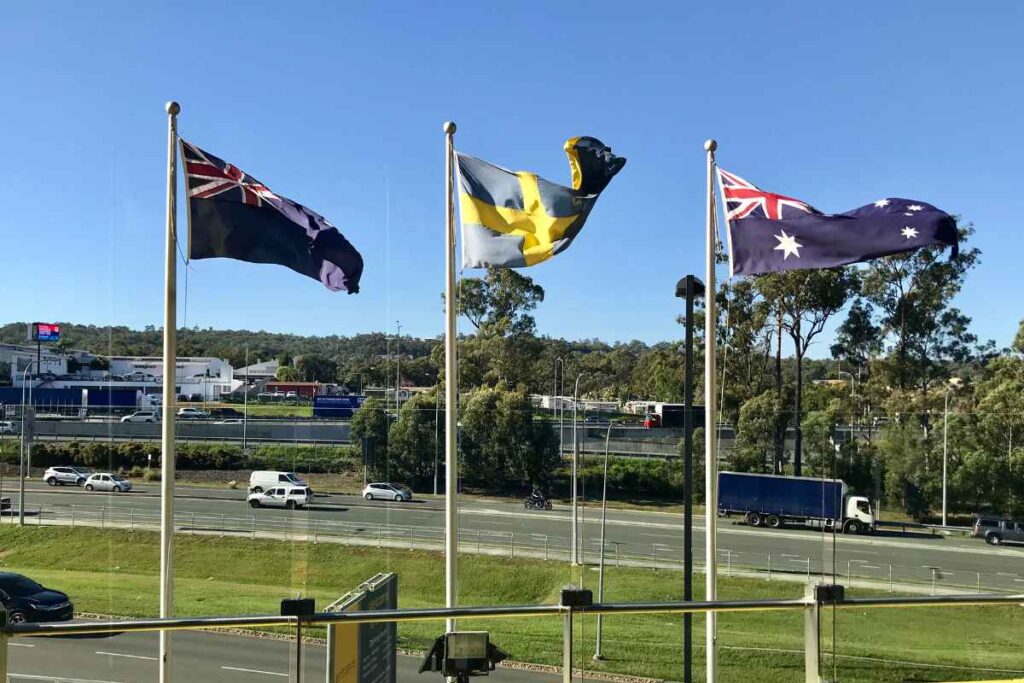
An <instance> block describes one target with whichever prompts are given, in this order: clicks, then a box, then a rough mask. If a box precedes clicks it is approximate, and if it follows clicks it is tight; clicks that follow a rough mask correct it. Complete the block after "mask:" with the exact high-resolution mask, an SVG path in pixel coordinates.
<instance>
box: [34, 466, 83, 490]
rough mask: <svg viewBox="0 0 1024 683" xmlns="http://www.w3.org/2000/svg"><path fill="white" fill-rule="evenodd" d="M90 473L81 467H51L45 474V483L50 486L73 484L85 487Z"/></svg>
mask: <svg viewBox="0 0 1024 683" xmlns="http://www.w3.org/2000/svg"><path fill="white" fill-rule="evenodd" d="M89 474H90V473H89V472H87V471H86V470H83V469H81V468H79V467H51V468H49V469H48V470H46V472H45V473H43V481H45V482H46V483H47V484H49V485H50V486H57V485H58V484H59V485H61V486H64V485H65V484H72V485H74V486H85V480H86V479H88V478H89Z"/></svg>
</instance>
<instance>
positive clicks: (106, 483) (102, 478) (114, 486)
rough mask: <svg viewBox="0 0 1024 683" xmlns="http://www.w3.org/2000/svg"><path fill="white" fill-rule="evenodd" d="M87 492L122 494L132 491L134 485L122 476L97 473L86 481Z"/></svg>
mask: <svg viewBox="0 0 1024 683" xmlns="http://www.w3.org/2000/svg"><path fill="white" fill-rule="evenodd" d="M85 490H86V491H113V492H114V493H121V492H122V491H131V490H132V483H131V482H130V481H128V480H127V479H125V478H124V477H122V476H121V475H120V474H110V473H109V472H97V473H96V474H93V475H90V476H89V478H88V479H86V480H85Z"/></svg>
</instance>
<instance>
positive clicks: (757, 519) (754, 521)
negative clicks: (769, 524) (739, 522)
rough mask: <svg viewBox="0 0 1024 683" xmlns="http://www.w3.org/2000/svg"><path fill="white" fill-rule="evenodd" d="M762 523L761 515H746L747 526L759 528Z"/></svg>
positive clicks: (751, 513) (749, 513)
mask: <svg viewBox="0 0 1024 683" xmlns="http://www.w3.org/2000/svg"><path fill="white" fill-rule="evenodd" d="M762 521H763V520H762V519H761V515H759V514H757V513H756V512H748V513H747V524H749V525H750V526H761V522H762Z"/></svg>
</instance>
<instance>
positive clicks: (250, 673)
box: [9, 622, 561, 683]
mask: <svg viewBox="0 0 1024 683" xmlns="http://www.w3.org/2000/svg"><path fill="white" fill-rule="evenodd" d="M443 628H444V626H443V624H442V623H441V622H438V634H440V633H441V631H442V630H443ZM171 639H172V647H171V661H172V666H173V670H174V674H175V678H180V679H181V680H197V681H228V682H232V681H275V680H279V681H287V680H289V679H290V675H291V673H292V672H293V662H294V657H295V643H294V641H291V640H281V639H268V638H254V637H249V636H243V635H236V634H229V633H217V632H203V631H177V632H174V633H173V635H172V636H171ZM158 654H159V636H158V634H156V633H126V634H121V635H118V636H112V637H109V638H74V639H65V638H19V639H14V640H12V641H11V643H10V649H9V655H10V662H9V670H10V673H11V675H10V680H11V683H21V680H37V679H24V678H22V679H19V674H27V675H29V676H45V677H48V678H59V679H61V680H65V681H71V682H74V681H82V680H83V679H85V680H89V681H90V682H91V683H101V682H102V683H128V682H130V681H148V680H156V678H157V671H158V667H157V656H158ZM419 666H420V659H419V658H417V657H406V656H399V657H398V659H397V669H398V671H397V673H398V680H400V681H402V682H403V683H414V682H419V683H422V682H423V681H429V680H440V676H439V675H438V674H435V675H433V676H431V675H430V674H427V675H426V677H423V676H421V675H420V674H419ZM302 673H303V679H304V680H323V679H324V678H325V676H326V649H325V648H324V647H323V646H322V645H314V644H308V643H307V644H304V645H303V667H302ZM491 676H492V678H493V679H494V680H496V681H498V682H500V683H526V681H541V682H542V683H549V682H550V683H554V682H555V681H558V680H560V678H561V677H560V676H557V675H551V674H539V673H533V672H527V671H520V670H516V669H505V668H499V669H498V670H496V671H495V672H494V673H492V674H491Z"/></svg>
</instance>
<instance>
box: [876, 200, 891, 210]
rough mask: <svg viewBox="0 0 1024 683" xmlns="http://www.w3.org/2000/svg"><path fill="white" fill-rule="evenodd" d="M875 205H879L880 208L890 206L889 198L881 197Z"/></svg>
mask: <svg viewBox="0 0 1024 683" xmlns="http://www.w3.org/2000/svg"><path fill="white" fill-rule="evenodd" d="M875 206H877V207H878V208H879V209H884V208H885V207H887V206H889V200H888V199H879V200H878V201H877V202H875Z"/></svg>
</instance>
